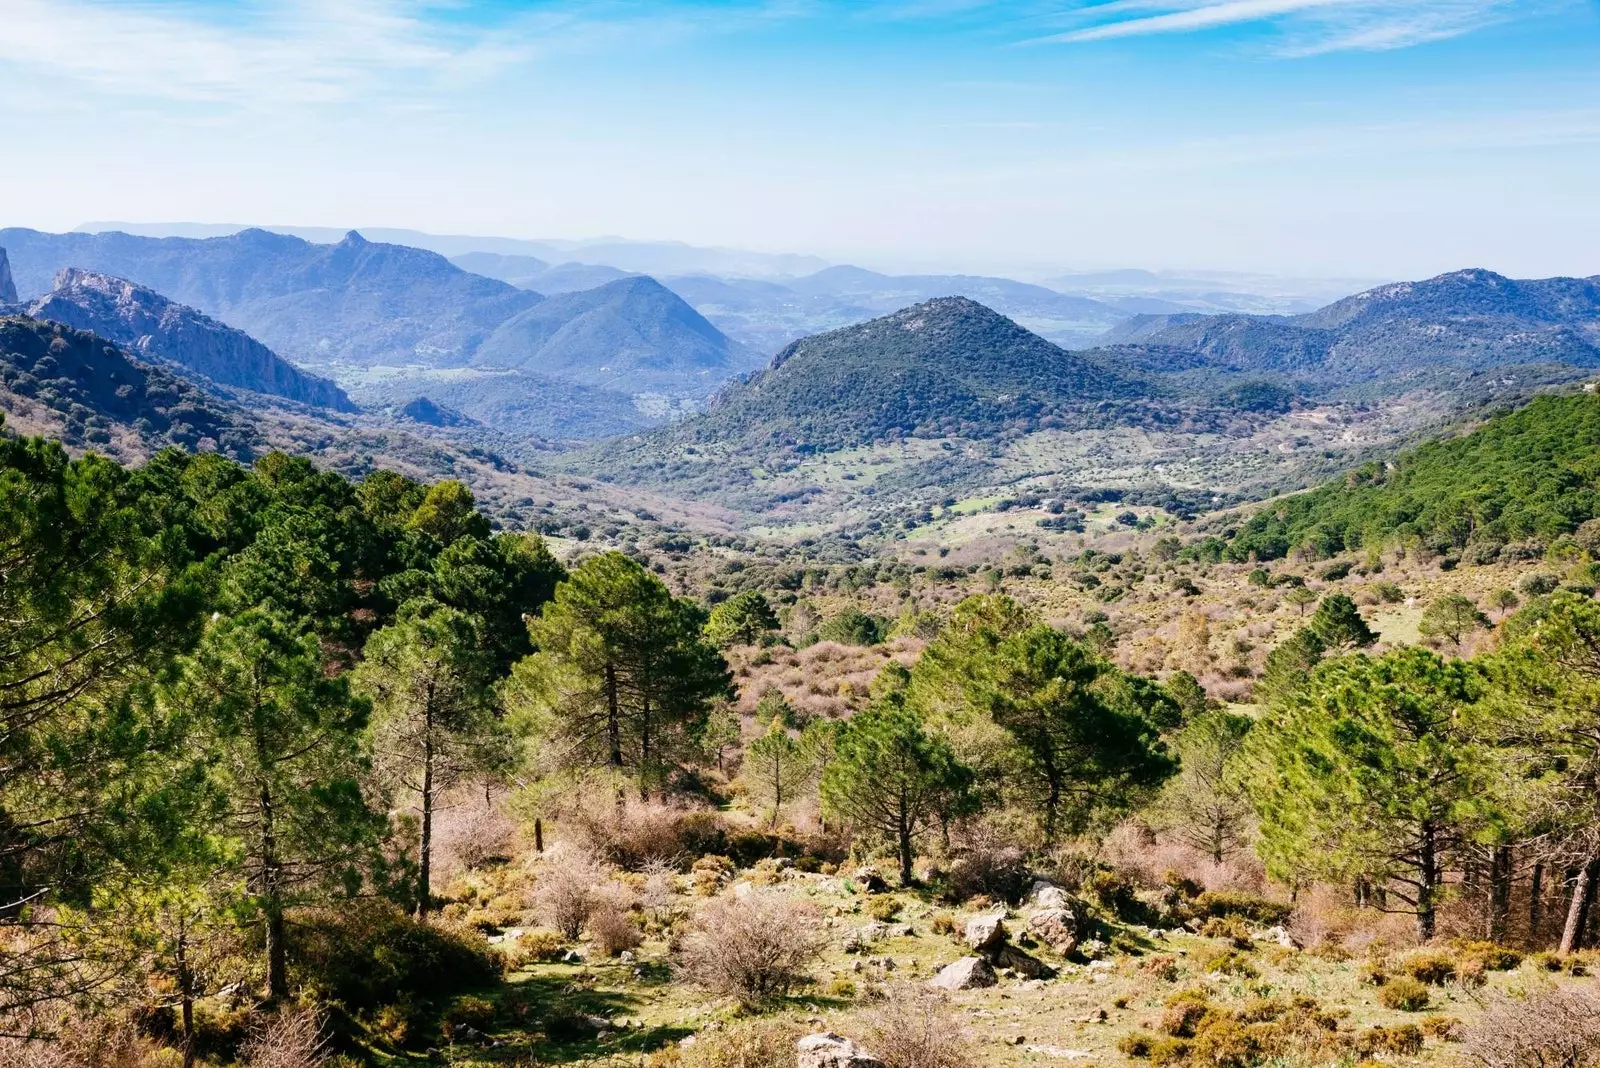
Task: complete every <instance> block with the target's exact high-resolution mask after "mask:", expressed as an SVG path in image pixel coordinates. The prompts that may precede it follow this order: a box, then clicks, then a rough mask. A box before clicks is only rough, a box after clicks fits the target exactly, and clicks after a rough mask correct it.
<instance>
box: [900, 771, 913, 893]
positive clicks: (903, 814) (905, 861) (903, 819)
mask: <svg viewBox="0 0 1600 1068" xmlns="http://www.w3.org/2000/svg"><path fill="white" fill-rule="evenodd" d="M910 810H911V803H910V799H908V798H907V797H906V796H905V792H904V791H901V796H900V814H899V819H898V822H899V825H900V826H899V831H900V885H901V886H910V885H911V811H910Z"/></svg>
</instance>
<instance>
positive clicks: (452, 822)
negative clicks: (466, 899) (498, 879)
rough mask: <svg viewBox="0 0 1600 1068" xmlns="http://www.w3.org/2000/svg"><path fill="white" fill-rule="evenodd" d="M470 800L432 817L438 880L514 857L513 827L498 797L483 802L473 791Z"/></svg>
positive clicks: (514, 834)
mask: <svg viewBox="0 0 1600 1068" xmlns="http://www.w3.org/2000/svg"><path fill="white" fill-rule="evenodd" d="M473 793H474V794H475V795H476V796H474V797H473V798H471V799H470V800H463V801H462V803H460V804H458V805H454V806H452V807H448V808H444V809H441V810H439V811H437V812H436V813H435V815H434V817H433V848H434V866H435V871H436V873H437V875H438V877H439V878H448V877H450V876H452V875H457V874H459V873H461V872H464V871H475V870H477V869H480V868H483V867H484V866H485V865H487V864H489V863H491V862H494V861H499V860H505V859H507V858H510V857H513V856H515V855H516V854H517V848H518V845H519V841H518V834H517V824H516V822H515V821H514V820H513V819H512V818H511V817H510V816H508V815H506V813H505V811H504V810H503V809H502V808H501V805H500V798H498V797H497V798H493V799H491V800H490V801H489V802H488V803H485V801H484V799H483V795H482V793H481V792H479V791H478V790H477V789H476V788H475V789H474V790H473Z"/></svg>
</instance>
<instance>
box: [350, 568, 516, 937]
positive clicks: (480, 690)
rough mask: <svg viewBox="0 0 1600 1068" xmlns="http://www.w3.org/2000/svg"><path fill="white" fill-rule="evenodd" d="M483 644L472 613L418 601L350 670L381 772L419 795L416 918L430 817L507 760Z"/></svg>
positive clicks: (427, 890) (428, 893)
mask: <svg viewBox="0 0 1600 1068" xmlns="http://www.w3.org/2000/svg"><path fill="white" fill-rule="evenodd" d="M457 544H459V542H458V543H457ZM484 644H485V642H484V637H483V626H482V624H481V622H480V621H479V620H478V619H477V618H476V617H473V616H469V615H467V614H466V613H464V612H460V611H457V610H456V609H453V608H446V607H444V606H443V605H440V604H438V603H437V602H432V601H414V602H411V603H410V604H409V605H408V606H407V607H406V609H405V610H404V611H403V612H402V614H401V618H400V619H399V620H397V621H396V622H395V623H393V624H391V625H390V626H387V627H385V628H383V629H382V630H379V631H377V632H376V633H374V634H373V635H372V637H371V638H368V639H367V645H366V649H365V652H364V654H363V658H362V662H361V664H360V666H359V667H358V668H357V669H356V672H355V685H356V689H357V690H358V691H359V692H360V693H362V694H363V695H364V696H366V697H367V698H368V699H369V700H370V701H371V702H372V725H371V732H372V740H373V752H374V755H375V758H376V762H377V767H378V771H379V772H380V773H381V774H382V775H383V776H384V777H385V778H386V779H387V780H389V782H391V783H392V784H393V785H394V786H395V787H397V788H398V789H399V790H400V791H402V793H403V794H405V795H406V796H407V798H408V800H409V799H414V801H415V805H416V813H417V819H418V831H419V838H418V846H417V890H416V904H415V908H416V914H417V917H418V918H419V919H422V918H425V917H426V916H427V915H428V912H429V909H430V906H431V904H432V885H431V883H432V872H433V822H434V814H435V813H436V812H437V811H439V809H440V808H441V806H442V804H443V803H444V801H445V799H446V798H447V797H448V795H449V793H450V791H451V790H452V789H453V788H454V787H456V786H458V785H459V784H460V783H461V782H462V781H463V780H465V779H466V778H468V777H469V776H472V775H475V774H484V773H491V772H493V771H495V770H498V769H501V768H504V767H506V766H507V765H508V763H509V760H510V736H509V734H508V733H507V732H506V731H505V730H504V728H503V727H502V725H501V723H500V721H499V720H498V719H496V717H495V715H494V712H493V707H492V704H491V702H490V692H489V685H490V672H491V670H492V660H491V659H490V657H489V655H488V654H487V653H486V652H485V651H483V646H484Z"/></svg>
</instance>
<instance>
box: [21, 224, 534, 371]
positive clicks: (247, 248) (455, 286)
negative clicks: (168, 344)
mask: <svg viewBox="0 0 1600 1068" xmlns="http://www.w3.org/2000/svg"><path fill="white" fill-rule="evenodd" d="M0 246H4V247H5V248H6V249H7V250H8V251H9V252H10V253H11V261H12V267H13V270H14V271H15V272H16V276H17V288H18V289H19V290H20V291H21V293H22V295H23V297H24V298H25V299H26V298H29V297H31V296H35V295H38V294H41V293H43V292H45V291H46V290H48V289H49V288H50V285H51V280H52V279H53V278H54V276H55V273H56V272H57V271H59V270H61V269H62V268H65V267H80V268H83V269H85V270H90V271H96V272H100V273H105V274H110V275H114V276H116V277H118V278H126V279H128V280H129V281H132V282H136V283H138V284H139V285H142V286H146V287H148V288H150V289H153V290H155V291H156V292H158V293H160V294H162V295H163V296H165V297H167V298H168V299H170V300H175V301H178V302H179V303H182V304H187V305H189V306H190V307H194V308H198V309H199V310H200V311H202V312H204V313H206V314H207V315H210V316H213V317H215V318H218V319H220V320H222V321H223V322H225V323H227V324H228V325H229V326H233V327H237V328H238V329H241V330H244V331H246V332H247V333H249V334H250V335H251V336H253V337H255V338H257V339H259V340H260V341H262V342H264V343H265V344H266V345H268V346H269V347H270V348H272V349H273V350H274V351H276V352H278V353H279V354H280V355H283V356H285V357H287V358H288V359H291V360H293V361H295V362H296V363H299V364H301V365H310V366H313V367H319V366H326V365H329V364H334V363H345V364H354V365H357V366H365V365H369V364H396V363H398V364H425V365H433V366H450V365H460V364H463V363H465V362H466V360H467V358H468V356H469V355H470V353H471V351H472V350H473V349H474V348H475V347H476V346H477V345H478V343H479V342H481V341H482V340H483V338H485V337H487V336H488V335H489V334H490V333H491V332H492V331H493V330H494V328H495V327H496V326H498V325H499V324H500V323H502V322H504V321H505V320H506V319H508V318H510V317H511V316H512V315H514V314H516V313H517V312H519V311H521V310H523V309H524V308H528V307H531V306H533V305H534V304H537V303H538V302H539V300H540V299H541V298H540V297H539V296H538V295H537V294H534V293H529V292H527V291H525V290H520V289H517V288H516V287H515V286H510V285H507V284H506V283H504V282H500V281H497V280H495V279H491V278H483V277H481V276H479V275H474V274H469V273H468V272H466V271H463V270H461V269H460V268H458V267H456V266H454V265H453V264H451V263H450V262H449V261H448V260H446V259H445V258H444V257H443V256H440V255H438V254H436V253H432V252H426V251H423V250H421V249H415V248H407V247H405V246H401V245H389V244H381V243H377V242H372V241H367V240H366V239H365V238H363V237H361V236H360V235H359V234H356V233H350V234H347V235H346V236H345V237H344V238H343V239H341V240H340V241H339V242H338V243H337V244H333V245H314V244H311V243H309V242H306V241H303V240H301V239H300V238H297V237H288V236H285V235H282V234H273V233H268V232H267V231H265V230H246V231H244V232H242V233H238V234H234V235H232V236H230V237H218V238H209V239H195V238H160V239H157V238H149V237H138V236H133V235H128V234H120V233H104V234H44V233H40V232H38V231H34V230H0Z"/></svg>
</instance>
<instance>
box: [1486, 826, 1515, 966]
mask: <svg viewBox="0 0 1600 1068" xmlns="http://www.w3.org/2000/svg"><path fill="white" fill-rule="evenodd" d="M1511 875H1512V856H1511V847H1510V846H1508V845H1502V846H1496V847H1495V851H1494V859H1493V860H1492V861H1491V862H1490V864H1489V923H1488V928H1487V934H1488V936H1489V941H1491V942H1503V941H1505V937H1506V922H1507V921H1508V920H1509V919H1510V918H1511Z"/></svg>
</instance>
